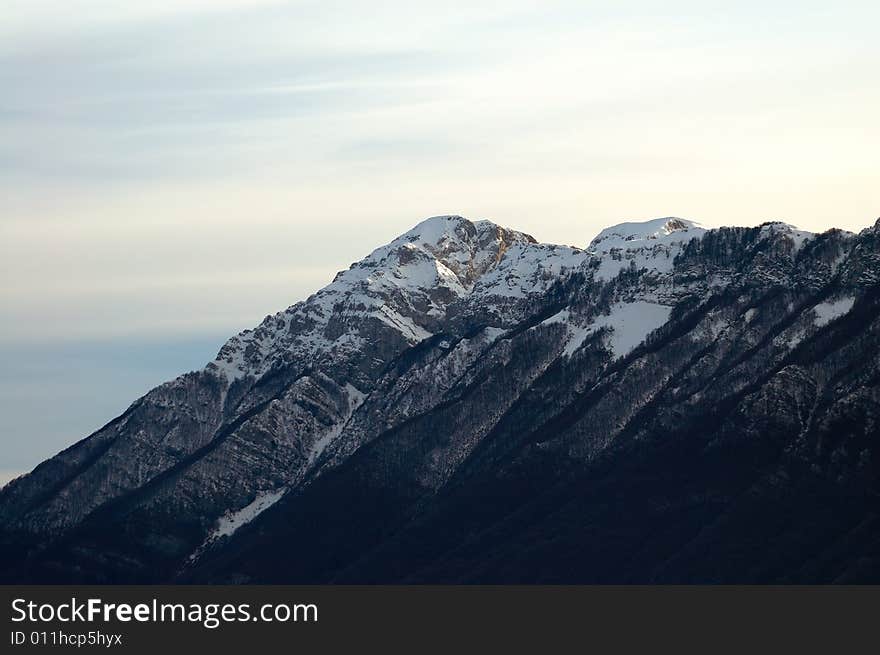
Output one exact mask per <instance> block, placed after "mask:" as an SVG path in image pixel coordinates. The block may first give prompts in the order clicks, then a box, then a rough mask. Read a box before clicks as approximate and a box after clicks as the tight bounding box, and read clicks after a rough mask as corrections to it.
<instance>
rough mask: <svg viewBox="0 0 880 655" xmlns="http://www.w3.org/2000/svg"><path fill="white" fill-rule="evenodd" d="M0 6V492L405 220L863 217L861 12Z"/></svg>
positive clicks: (867, 182) (868, 112)
mask: <svg viewBox="0 0 880 655" xmlns="http://www.w3.org/2000/svg"><path fill="white" fill-rule="evenodd" d="M0 9H2V12H3V20H2V21H0V276H2V281H3V284H2V287H0V294H2V298H0V361H3V367H2V368H0V484H2V482H3V480H4V478H8V477H9V476H10V475H13V474H15V473H17V472H20V471H24V470H29V469H30V468H32V467H33V466H34V465H35V464H37V463H38V462H39V461H41V460H42V459H44V458H45V457H48V456H50V455H52V454H54V453H55V452H57V451H58V450H60V449H61V448H63V447H65V446H66V445H68V444H70V443H73V442H74V441H76V440H78V439H79V438H81V437H83V436H85V435H86V434H88V433H90V432H91V431H93V430H94V429H96V428H98V427H100V426H101V425H103V424H104V423H106V422H107V421H108V420H110V419H111V418H113V417H114V416H115V415H117V414H119V413H120V412H121V411H123V410H124V409H125V408H126V407H127V406H128V404H129V403H130V402H131V401H133V400H134V399H135V398H136V397H138V396H139V395H141V394H143V393H144V392H146V391H147V390H148V389H150V388H151V387H153V386H155V385H156V384H158V383H160V382H162V381H164V380H166V379H169V378H172V377H174V376H176V375H177V374H179V373H182V372H185V371H187V370H191V369H194V368H198V367H200V366H202V365H203V364H204V363H205V362H207V361H209V360H210V359H212V358H213V356H214V354H215V353H216V351H217V349H218V348H219V346H220V345H221V344H222V342H223V341H224V340H225V338H226V337H227V336H229V335H231V334H233V333H236V332H238V331H239V330H241V329H244V328H246V327H251V326H253V325H255V324H256V323H258V322H259V321H260V320H261V319H262V317H263V316H265V315H266V314H269V313H272V312H275V311H278V310H280V309H282V308H284V307H287V306H288V305H290V304H292V303H294V302H296V301H297V300H300V299H302V298H304V297H306V296H307V295H309V294H310V293H311V292H313V291H315V290H316V289H318V288H319V287H321V286H323V285H324V284H326V283H327V282H329V281H330V279H331V278H332V276H333V274H334V273H335V272H336V271H337V270H340V269H343V268H346V267H347V266H348V265H349V264H350V263H351V262H352V261H355V260H357V259H360V258H361V257H363V256H365V255H366V254H367V253H368V252H369V251H370V250H372V249H373V248H374V247H376V246H378V245H381V244H383V243H385V242H387V241H390V240H391V239H392V238H394V237H395V236H396V235H398V234H400V233H401V232H403V231H405V230H407V229H408V228H410V227H411V226H413V225H414V224H416V223H417V222H419V221H420V220H421V219H423V218H425V217H427V216H431V215H437V214H450V213H454V214H462V215H464V216H467V217H470V218H474V219H478V218H488V219H491V220H494V221H495V222H497V223H500V224H502V225H506V226H509V227H513V228H516V229H519V230H523V231H525V232H528V233H530V234H533V235H534V236H535V237H536V238H538V239H539V240H541V241H548V242H556V243H565V244H573V245H581V246H583V245H586V244H587V243H588V242H589V241H590V239H591V238H592V237H593V236H594V235H595V234H596V233H597V232H598V231H599V230H600V229H601V228H603V227H605V226H607V225H611V224H614V223H619V222H622V221H628V220H640V219H648V218H653V217H658V216H682V217H685V218H690V219H693V220H697V221H700V222H701V223H703V224H705V225H707V226H720V225H756V224H758V223H760V222H762V221H765V220H784V221H786V222H789V223H792V224H795V225H797V226H799V227H801V228H804V229H808V230H813V231H821V230H824V229H827V228H829V227H832V226H835V227H841V228H844V229H849V230H854V231H856V230H859V229H861V228H863V227H866V226H867V225H869V224H872V223H873V222H874V220H875V219H876V218H877V216H878V215H880V184H878V175H880V162H878V157H880V149H878V148H877V144H878V143H880V122H878V121H877V116H878V115H880V84H878V82H877V70H878V68H880V40H878V39H877V37H876V28H877V25H878V24H880V3H877V2H874V1H872V2H867V1H865V2H846V1H842V2H836V3H829V2H815V1H812V0H806V1H802V2H798V3H793V2H772V1H768V0H764V1H762V2H754V1H752V0H743V1H741V2H737V3H731V2H728V1H725V2H716V1H715V0H699V1H696V0H695V1H690V2H687V1H679V0H668V1H665V2H649V1H647V0H641V1H625V0H624V1H621V2H614V3H611V2H604V3H599V2H588V1H583V0H582V1H579V2H555V1H547V0H545V1H543V2H538V3H535V2H519V1H517V0H509V1H508V2H505V3H496V2H480V1H477V0H471V1H469V2H455V1H453V2H443V3H426V2H418V1H416V2H412V1H408V2H404V1H394V2H381V1H378V2H377V1H374V2H369V3H367V2H357V1H345V2H336V1H333V0H320V1H314V2H311V1H306V2H276V1H271V0H247V1H245V0H173V1H170V0H153V1H151V2H125V3H121V2H116V1H111V0H82V1H79V0H74V1H73V2H71V1H70V0H63V1H62V0H26V1H19V0H0Z"/></svg>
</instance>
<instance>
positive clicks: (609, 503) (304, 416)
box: [0, 216, 880, 583]
mask: <svg viewBox="0 0 880 655" xmlns="http://www.w3.org/2000/svg"><path fill="white" fill-rule="evenodd" d="M878 281H880V229H878V227H877V226H875V227H873V228H869V229H866V230H864V231H863V232H861V233H860V234H851V233H847V232H842V231H839V230H831V231H829V232H826V233H824V234H820V235H814V234H809V233H806V232H803V231H800V230H797V229H796V228H794V227H792V226H789V225H786V224H783V223H767V224H765V225H762V226H760V227H757V228H741V227H730V228H721V229H712V230H708V229H705V228H703V227H701V226H699V225H697V224H695V223H693V222H691V221H688V220H685V219H680V218H662V219H657V220H653V221H647V222H643V223H623V224H620V225H617V226H612V227H609V228H607V229H605V230H603V231H602V232H601V233H600V234H599V235H598V236H596V237H595V238H594V239H593V240H592V242H590V243H589V245H587V246H586V247H584V248H583V249H580V248H575V247H567V246H555V245H548V244H541V243H538V242H536V241H535V239H533V238H532V237H531V236H529V235H526V234H523V233H520V232H516V231H514V230H509V229H506V228H503V227H500V226H498V225H495V224H494V223H491V222H488V221H477V222H471V221H469V220H467V219H465V218H462V217H459V216H439V217H434V218H430V219H427V220H425V221H423V222H422V223H420V224H418V225H417V226H416V227H415V228H413V229H412V230H410V231H409V232H407V233H405V234H403V235H401V236H400V237H398V238H397V239H395V240H394V241H392V242H391V243H389V244H387V245H385V246H382V247H380V248H377V249H376V250H374V251H373V252H372V253H371V254H369V255H368V256H367V257H365V258H364V259H362V260H361V261H359V262H357V263H355V264H352V266H351V267H350V268H349V269H348V270H346V271H342V272H340V273H339V274H338V275H337V276H336V278H335V279H334V281H333V282H332V283H331V284H329V285H328V286H327V287H325V288H324V289H321V290H320V291H318V292H317V293H315V294H314V295H312V296H311V297H309V298H308V299H306V300H305V301H303V302H299V303H297V304H295V305H293V306H291V307H289V308H288V309H286V310H284V311H281V312H279V313H277V314H274V315H271V316H267V317H266V319H264V321H263V322H262V323H261V324H260V325H259V326H257V327H256V328H254V329H253V330H246V331H244V332H242V333H240V334H238V335H236V336H234V337H232V338H231V339H230V340H229V341H228V342H227V343H226V344H225V345H224V346H223V348H222V349H221V350H220V352H219V353H218V355H217V358H216V359H215V360H214V361H212V362H210V363H208V364H207V365H206V367H205V368H204V369H202V370H200V371H196V372H192V373H188V374H186V375H183V376H181V377H180V378H177V379H176V380H173V381H171V382H168V383H166V384H164V385H161V386H160V387H157V388H156V389H154V390H153V391H151V392H149V393H148V394H147V395H146V396H144V397H143V398H140V399H138V400H136V401H135V402H134V403H133V404H132V405H131V407H130V408H129V409H128V410H127V411H126V412H125V413H124V414H123V415H122V416H120V417H118V418H117V419H114V420H113V421H111V422H110V423H108V424H107V425H106V426H105V427H104V428H102V429H100V430H98V431H97V432H96V433H94V434H93V435H91V436H89V437H88V438H86V439H84V440H82V441H80V442H78V443H77V444H74V445H73V446H71V447H70V448H69V449H67V450H66V451H64V452H62V453H59V454H58V455H57V456H55V457H54V458H52V459H50V460H47V461H46V462H44V463H43V464H41V465H40V466H39V467H37V468H36V469H35V470H34V471H33V472H32V473H31V474H29V475H28V476H25V477H23V478H21V479H19V480H17V481H14V482H13V483H11V484H9V485H7V486H6V487H5V488H4V489H3V490H2V492H0V524H2V528H0V530H2V532H0V547H2V551H3V555H4V557H3V559H2V561H3V564H2V569H0V570H2V578H3V579H4V580H8V581H16V580H18V581H45V582H74V581H82V582H161V581H200V582H330V581H333V582H559V583H566V582H832V581H843V582H868V581H872V582H877V581H880V560H878V557H880V554H878V552H880V551H878V546H877V544H880V522H878V521H877V520H876V518H874V517H875V516H876V512H877V509H878V507H877V502H878V500H877V499H878V498H880V496H878V491H880V490H878V475H877V470H878V465H880V453H878V444H877V435H878V434H880V429H878V425H877V423H878V416H880V411H878V410H880V392H878V382H880V371H878V344H880V333H878V332H880V323H878V313H880V294H878Z"/></svg>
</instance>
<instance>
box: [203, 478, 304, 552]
mask: <svg viewBox="0 0 880 655" xmlns="http://www.w3.org/2000/svg"><path fill="white" fill-rule="evenodd" d="M285 493H287V487H282V488H281V489H276V490H275V491H269V492H266V493H262V494H260V495H259V496H257V497H256V498H255V499H254V500H253V502H251V503H250V504H248V505H245V506H244V507H242V508H241V509H240V510H238V511H236V512H232V513H227V514H226V515H224V516H221V517H220V519H219V520H218V521H217V527H216V528H214V531H213V532H212V533H211V536H210V537H209V538H208V540H209V541H213V540H215V539H219V538H220V537H228V536H230V535H232V534H234V533H235V531H236V530H238V529H239V528H240V527H242V526H243V525H247V524H248V523H250V522H251V521H253V520H254V519H255V518H257V517H258V516H259V515H260V514H262V513H263V512H265V511H266V510H267V509H269V508H270V507H272V505H274V504H275V503H277V502H278V501H279V500H281V498H283V497H284V494H285Z"/></svg>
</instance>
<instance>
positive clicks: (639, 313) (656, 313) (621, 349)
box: [563, 300, 672, 358]
mask: <svg viewBox="0 0 880 655" xmlns="http://www.w3.org/2000/svg"><path fill="white" fill-rule="evenodd" d="M671 312H672V307H668V306H666V305H658V304H656V303H652V302H647V301H644V300H638V301H636V302H631V303H625V302H619V303H615V304H614V305H612V306H611V310H610V311H609V313H608V314H607V315H603V316H599V317H597V318H596V320H594V321H593V322H592V323H590V324H589V325H585V326H576V325H570V326H569V340H568V343H567V344H566V346H565V350H564V351H563V354H564V355H565V356H566V357H570V356H571V355H572V354H573V353H574V352H575V351H576V350H577V349H578V348H580V347H581V346H582V345H583V343H584V342H585V341H586V340H587V338H588V337H589V336H590V335H591V334H593V333H595V332H596V331H598V330H600V329H602V328H609V334H608V336H607V337H606V342H605V343H606V345H607V346H608V348H609V349H610V350H611V352H612V354H613V355H614V357H615V358H618V357H623V356H624V355H626V354H628V353H630V352H632V351H633V350H634V349H635V347H636V346H638V345H639V344H640V343H642V342H643V341H644V340H645V337H647V336H648V335H649V334H650V333H651V332H653V331H654V330H656V329H657V328H658V327H660V326H661V325H663V324H664V323H666V321H668V320H669V314H670V313H671Z"/></svg>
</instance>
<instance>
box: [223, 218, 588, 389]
mask: <svg viewBox="0 0 880 655" xmlns="http://www.w3.org/2000/svg"><path fill="white" fill-rule="evenodd" d="M587 257H588V256H587V254H586V253H585V251H582V250H579V249H577V248H569V247H565V246H547V245H543V244H538V243H537V242H536V241H535V239H534V238H532V237H531V236H529V235H527V234H523V233H522V232H516V231H515V230H509V229H507V228H503V227H500V226H498V225H496V224H494V223H492V222H490V221H478V222H476V223H473V222H471V221H469V220H467V219H465V218H462V217H461V216H435V217H432V218H429V219H427V220H424V221H422V222H421V223H419V224H418V225H416V226H415V227H414V228H412V229H411V230H409V231H407V232H405V233H403V234H402V235H400V236H399V237H397V238H396V239H394V240H393V241H391V243H388V244H386V245H384V246H381V247H379V248H377V249H376V250H374V251H373V252H372V253H370V255H368V256H367V257H365V258H364V259H362V260H361V261H359V262H356V263H354V264H352V265H351V267H349V268H348V270H345V271H341V272H340V273H338V274H337V275H336V277H335V278H334V280H333V282H331V283H330V284H329V285H327V286H326V287H324V288H323V289H321V290H320V291H318V292H317V293H315V294H314V295H312V296H311V297H309V298H308V299H307V300H306V301H304V302H301V303H297V304H296V305H293V306H292V307H290V308H288V309H287V310H285V311H283V312H279V313H278V314H275V315H274V316H269V317H267V318H266V319H265V320H264V321H263V323H262V324H261V325H260V326H259V327H258V328H257V329H255V330H246V331H244V332H242V333H241V334H239V335H237V336H235V337H233V338H232V339H230V340H229V341H228V342H227V343H226V344H225V345H224V346H223V348H222V349H221V350H220V353H219V354H218V356H217V358H216V360H215V361H214V362H212V363H211V364H209V367H210V368H212V369H214V370H217V371H218V372H222V373H223V375H224V376H225V377H226V379H227V380H228V381H232V380H236V379H239V378H241V377H244V376H247V375H250V376H252V377H259V376H260V375H262V374H263V373H265V372H266V371H268V370H269V369H270V368H271V367H272V366H273V362H275V361H277V360H281V359H284V360H291V359H300V358H303V359H306V360H309V361H314V360H315V358H318V359H321V358H329V359H331V360H333V361H334V362H343V361H346V360H347V358H349V356H357V357H362V356H363V354H364V350H365V349H373V350H375V351H376V353H377V357H376V358H375V359H376V362H377V366H381V365H382V362H383V361H384V360H383V357H385V356H387V354H388V352H386V351H389V349H390V348H393V347H396V346H393V344H394V342H395V341H398V340H402V341H404V342H407V343H409V344H415V343H418V342H419V341H422V340H423V339H426V338H428V337H430V336H431V335H432V334H435V333H436V332H437V331H438V330H442V329H443V324H444V321H445V320H446V319H447V318H448V313H449V311H450V308H452V307H454V306H457V305H458V304H459V303H460V302H474V303H477V304H480V305H481V307H483V308H484V309H486V311H487V312H488V313H489V315H490V316H495V317H496V318H497V323H499V324H505V323H507V322H512V321H513V315H514V314H515V313H517V312H518V310H517V308H515V307H514V306H513V305H515V304H516V303H518V302H519V301H521V300H522V299H524V298H526V297H528V296H529V295H530V294H532V293H541V292H543V291H545V290H546V288H547V287H548V286H549V285H550V284H552V283H553V282H554V281H555V280H557V279H558V278H559V277H560V275H563V274H565V273H566V272H567V271H570V270H573V269H575V268H577V267H579V266H580V265H581V264H583V262H584V261H585V259H587ZM517 315H518V313H517ZM379 355H382V357H379Z"/></svg>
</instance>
